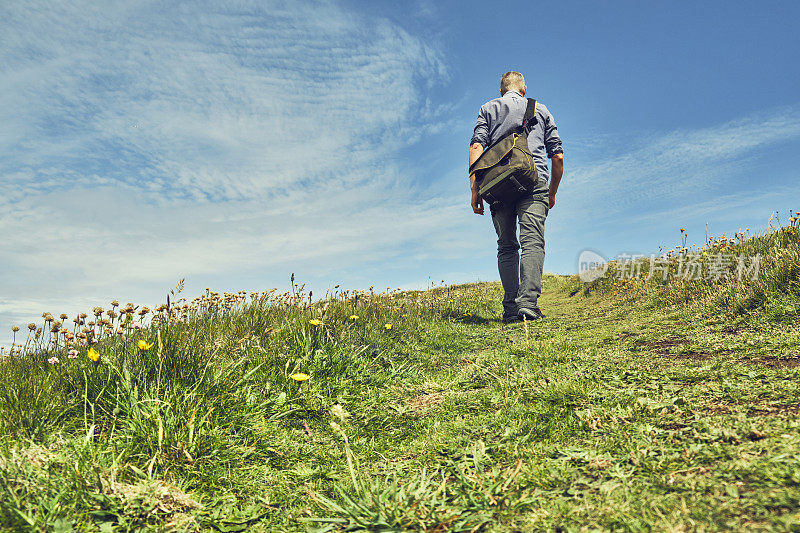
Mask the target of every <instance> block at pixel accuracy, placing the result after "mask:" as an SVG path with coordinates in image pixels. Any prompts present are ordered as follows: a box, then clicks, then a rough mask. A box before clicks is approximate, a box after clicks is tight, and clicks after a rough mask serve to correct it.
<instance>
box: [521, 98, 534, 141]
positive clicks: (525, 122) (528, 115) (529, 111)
mask: <svg viewBox="0 0 800 533" xmlns="http://www.w3.org/2000/svg"><path fill="white" fill-rule="evenodd" d="M534 124H536V100H534V99H533V98H528V107H526V108H525V116H524V117H522V129H523V130H524V131H525V132H526V133H527V132H528V131H530V128H532V127H533V126H534Z"/></svg>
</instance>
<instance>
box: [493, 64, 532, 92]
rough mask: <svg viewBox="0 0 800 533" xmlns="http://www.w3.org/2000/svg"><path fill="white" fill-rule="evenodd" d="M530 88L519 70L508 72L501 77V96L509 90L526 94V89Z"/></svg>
mask: <svg viewBox="0 0 800 533" xmlns="http://www.w3.org/2000/svg"><path fill="white" fill-rule="evenodd" d="M527 90H528V88H527V87H526V86H525V77H524V76H523V75H522V74H520V73H519V72H514V71H513V70H512V71H511V72H506V73H505V74H503V77H502V78H500V96H503V95H504V94H506V93H507V92H508V91H517V92H518V93H519V94H521V95H522V96H525V91H527Z"/></svg>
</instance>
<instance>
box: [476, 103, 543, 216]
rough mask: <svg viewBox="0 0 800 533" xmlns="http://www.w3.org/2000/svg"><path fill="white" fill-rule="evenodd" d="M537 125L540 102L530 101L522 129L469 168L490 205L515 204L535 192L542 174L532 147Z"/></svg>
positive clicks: (506, 136) (500, 142) (481, 194)
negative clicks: (532, 132)
mask: <svg viewBox="0 0 800 533" xmlns="http://www.w3.org/2000/svg"><path fill="white" fill-rule="evenodd" d="M535 123H536V100H534V99H533V98H528V107H527V108H526V109H525V116H524V118H523V119H522V126H520V127H519V128H517V129H516V130H514V131H512V132H511V133H509V134H508V135H505V136H503V137H501V138H500V139H499V140H497V142H495V143H494V144H492V145H491V146H489V147H488V148H486V150H484V152H483V153H482V154H481V156H480V157H479V158H478V159H477V161H475V162H474V163H472V165H470V167H469V173H470V174H473V173H474V174H475V181H476V183H477V184H478V194H479V195H480V196H481V198H483V199H484V200H485V201H486V202H488V203H489V204H490V205H494V204H497V203H501V202H505V203H511V202H514V201H516V200H517V199H518V198H520V197H521V196H523V195H525V194H528V193H530V192H533V190H534V189H535V188H536V182H537V181H539V174H538V173H537V172H536V164H535V163H534V160H533V154H531V152H530V148H528V132H529V131H530V128H531V127H532V125H533V124H535Z"/></svg>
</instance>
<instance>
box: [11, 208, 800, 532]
mask: <svg viewBox="0 0 800 533" xmlns="http://www.w3.org/2000/svg"><path fill="white" fill-rule="evenodd" d="M794 222H795V221H792V224H794ZM720 249H722V244H721V241H720V240H716V241H712V242H711V243H710V244H709V245H708V247H706V248H704V249H703V250H701V251H700V253H701V254H702V252H703V251H705V252H707V253H718V251H719V250H720ZM724 249H725V251H726V252H725V253H731V254H739V253H746V254H752V253H760V254H761V255H762V263H761V265H762V272H760V274H761V275H760V276H759V280H757V281H752V280H750V281H744V282H739V281H736V280H732V279H719V280H702V281H700V280H698V281H687V280H683V279H678V278H672V279H668V280H667V281H666V282H661V283H655V281H656V280H652V279H651V280H650V281H646V280H644V279H643V278H644V276H640V277H639V278H637V279H636V280H634V281H625V280H616V279H614V275H613V274H614V272H615V271H616V270H615V269H618V268H619V265H611V268H610V273H609V275H607V276H606V277H605V278H603V279H601V280H597V281H596V282H593V283H592V284H582V283H581V282H580V281H579V280H577V277H565V276H551V275H550V276H545V279H544V295H543V298H542V301H541V305H542V308H543V309H544V310H545V312H546V314H547V318H546V319H544V320H542V321H537V322H533V323H529V324H524V325H523V324H518V325H512V326H504V325H502V323H501V322H500V321H499V317H500V316H501V306H500V298H501V288H500V286H499V284H497V283H484V284H469V285H462V286H456V287H445V286H442V287H435V288H432V289H431V290H428V291H406V292H400V291H388V292H383V293H375V292H373V291H367V292H353V291H339V290H335V291H334V292H332V293H329V294H328V295H326V298H324V299H323V300H322V301H313V299H312V298H311V296H310V295H307V294H305V292H304V291H303V290H302V287H298V286H297V285H296V284H294V280H292V290H291V291H289V292H287V293H283V294H277V293H275V292H274V291H273V292H269V293H236V294H223V295H218V294H216V293H213V292H211V291H207V293H206V294H205V295H203V296H201V297H200V298H197V299H195V300H193V301H192V302H184V301H183V300H181V298H180V296H181V294H180V290H179V289H180V287H178V289H177V290H175V291H174V292H173V296H172V299H173V301H172V302H171V303H170V306H169V307H168V308H167V307H166V306H162V307H160V308H159V309H158V310H155V311H153V312H152V313H144V314H140V312H141V311H142V310H141V309H138V308H135V306H119V304H118V303H117V305H113V306H112V309H111V311H112V312H113V315H114V316H109V315H108V313H107V311H105V310H100V313H99V314H95V313H92V315H90V316H87V317H84V318H83V319H81V317H76V319H77V320H76V321H74V322H73V324H74V327H73V329H72V330H70V331H67V328H65V327H64V326H63V322H64V321H65V319H64V318H62V319H61V322H62V324H59V325H58V327H55V322H56V321H57V319H55V318H54V317H52V315H51V319H50V320H48V318H47V317H46V316H45V317H43V318H44V319H45V321H46V322H45V326H44V327H43V328H42V332H41V333H39V335H38V337H37V335H36V331H37V329H38V327H37V328H34V329H31V330H30V331H31V335H30V336H29V337H28V339H27V344H26V345H25V346H26V350H27V352H28V353H27V354H26V355H25V356H20V355H15V356H13V357H7V358H6V359H4V360H3V361H2V362H0V432H1V434H2V437H0V438H2V440H3V442H2V446H0V448H2V450H3V451H2V452H0V525H2V528H3V529H5V530H9V531H11V530H13V531H17V530H31V531H39V530H51V529H52V530H54V531H129V530H139V529H147V528H149V529H153V530H179V531H184V530H188V531H195V530H208V531H214V530H216V531H244V530H263V531H306V530H309V529H311V530H318V531H336V530H349V531H357V530H359V529H360V530H382V531H406V530H420V531H538V530H553V529H560V530H565V531H580V530H597V529H600V530H606V529H622V530H645V529H647V530H649V529H657V530H676V531H680V530H795V531H796V530H800V431H798V424H799V423H800V418H798V409H800V403H799V402H798V393H799V392H800V380H798V378H799V377H800V375H798V373H799V372H800V371H799V370H798V368H800V334H798V328H797V326H798V323H800V319H799V318H798V316H797V313H798V309H799V308H800V307H799V306H800V298H798V291H797V287H798V285H797V283H798V270H797V268H796V265H797V264H799V262H798V258H799V257H800V255H799V254H800V236H798V235H797V233H796V230H795V229H794V227H783V228H780V229H778V230H777V231H774V232H770V233H768V234H766V235H760V236H754V237H747V236H741V237H740V238H737V239H735V240H734V243H730V241H729V240H726V243H725V245H724ZM674 259H675V260H676V261H678V258H677V257H674ZM673 266H674V267H675V268H677V265H673ZM642 268H643V269H646V268H647V267H646V265H643V266H642ZM176 299H177V301H174V300H176ZM96 311H97V310H95V312H96ZM129 311H130V312H129ZM92 316H94V320H90V319H91V317H92ZM148 316H149V317H150V320H149V321H148V320H147V317H148ZM134 321H140V322H143V327H142V328H141V329H138V326H136V327H134V326H133V324H134ZM81 322H83V323H81ZM89 322H94V324H91V325H90V324H89ZM53 330H55V331H53ZM48 331H49V336H48ZM70 335H71V339H70V338H69V336H70ZM81 335H83V336H81ZM94 340H97V342H93V341H94ZM140 340H141V341H144V345H143V346H144V347H148V346H149V348H146V349H140V348H139V347H138V345H137V344H138V341H140ZM90 347H92V348H93V349H95V350H96V352H97V353H99V354H100V358H99V360H98V361H97V362H96V363H95V362H93V361H91V360H90V359H89V358H88V357H87V354H88V350H89V348H90ZM70 348H71V349H74V350H76V352H77V357H76V358H72V359H71V358H69V356H68V352H67V350H68V349H70ZM73 355H74V353H73ZM53 357H56V358H58V360H59V362H58V363H50V362H48V360H52V358H53ZM298 373H304V374H307V375H308V376H310V377H309V379H308V380H306V381H295V380H294V379H292V377H291V376H292V375H296V374H298Z"/></svg>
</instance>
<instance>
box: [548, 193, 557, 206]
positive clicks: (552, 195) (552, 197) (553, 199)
mask: <svg viewBox="0 0 800 533" xmlns="http://www.w3.org/2000/svg"><path fill="white" fill-rule="evenodd" d="M547 204H548V206H547V207H548V209H553V206H554V205H556V193H554V192H551V193H550V201H549V202H547Z"/></svg>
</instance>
